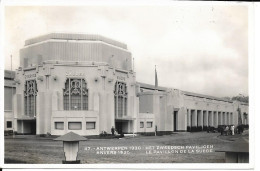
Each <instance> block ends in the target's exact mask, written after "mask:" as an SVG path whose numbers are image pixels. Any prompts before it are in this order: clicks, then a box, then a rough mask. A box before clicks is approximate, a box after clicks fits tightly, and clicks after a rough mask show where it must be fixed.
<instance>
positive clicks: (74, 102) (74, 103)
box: [70, 95, 81, 110]
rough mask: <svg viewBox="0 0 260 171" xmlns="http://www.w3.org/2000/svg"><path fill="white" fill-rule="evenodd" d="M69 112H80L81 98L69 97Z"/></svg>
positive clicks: (76, 96)
mask: <svg viewBox="0 0 260 171" xmlns="http://www.w3.org/2000/svg"><path fill="white" fill-rule="evenodd" d="M70 98H71V110H81V96H80V95H71V96H70Z"/></svg>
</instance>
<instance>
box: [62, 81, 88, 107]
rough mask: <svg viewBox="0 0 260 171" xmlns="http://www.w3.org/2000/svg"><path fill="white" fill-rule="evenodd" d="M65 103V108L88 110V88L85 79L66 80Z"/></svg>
mask: <svg viewBox="0 0 260 171" xmlns="http://www.w3.org/2000/svg"><path fill="white" fill-rule="evenodd" d="M63 104H64V110H88V89H87V84H86V82H85V80H84V79H75V78H68V79H67V80H66V83H65V89H64V93H63Z"/></svg>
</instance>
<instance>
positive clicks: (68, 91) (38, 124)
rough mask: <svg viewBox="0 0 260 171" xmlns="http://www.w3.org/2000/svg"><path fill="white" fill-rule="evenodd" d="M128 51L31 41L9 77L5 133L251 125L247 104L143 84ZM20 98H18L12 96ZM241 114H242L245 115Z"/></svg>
mask: <svg viewBox="0 0 260 171" xmlns="http://www.w3.org/2000/svg"><path fill="white" fill-rule="evenodd" d="M136 74H138V73H135V72H134V71H133V69H132V55H131V52H130V51H129V50H128V49H127V45H126V44H124V43H121V42H118V41H115V40H112V39H109V38H106V37H103V36H98V35H86V34H65V33H51V34H47V35H43V36H40V37H36V38H32V39H29V40H26V41H25V46H24V47H23V48H22V49H21V50H20V67H19V68H18V69H17V70H16V71H15V72H13V71H5V79H4V80H5V82H4V86H5V90H4V92H5V105H4V107H5V108H4V113H5V130H13V131H15V132H16V133H18V134H37V135H41V134H51V135H63V134H65V133H67V132H70V131H73V132H75V133H77V134H80V135H98V134H100V133H101V132H103V131H106V132H107V133H111V128H112V127H115V128H116V129H117V130H118V132H119V133H121V132H123V133H145V132H146V133H149V132H154V131H155V129H157V131H158V132H160V133H171V132H174V131H201V130H205V128H207V127H208V126H211V127H218V125H231V124H234V125H235V126H236V125H238V120H239V117H240V118H241V120H242V123H243V124H248V120H249V115H248V114H249V113H248V104H244V103H240V102H233V101H228V100H224V99H221V98H217V97H212V96H207V95H202V94H197V93H192V92H186V91H182V90H178V89H173V88H166V87H158V86H157V85H148V84H145V83H140V82H137V81H136ZM12 94H13V95H12ZM239 113H241V115H240V114H239Z"/></svg>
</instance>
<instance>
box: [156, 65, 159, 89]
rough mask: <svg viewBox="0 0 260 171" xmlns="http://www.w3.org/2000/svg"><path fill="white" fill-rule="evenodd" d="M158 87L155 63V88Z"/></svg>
mask: <svg viewBox="0 0 260 171" xmlns="http://www.w3.org/2000/svg"><path fill="white" fill-rule="evenodd" d="M157 88H158V78H157V71H156V65H155V89H157Z"/></svg>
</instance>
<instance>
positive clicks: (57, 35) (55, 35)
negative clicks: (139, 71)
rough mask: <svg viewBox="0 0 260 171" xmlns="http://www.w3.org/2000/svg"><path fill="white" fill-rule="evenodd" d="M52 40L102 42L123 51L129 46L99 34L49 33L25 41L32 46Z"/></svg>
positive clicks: (26, 44)
mask: <svg viewBox="0 0 260 171" xmlns="http://www.w3.org/2000/svg"><path fill="white" fill-rule="evenodd" d="M50 39H54V40H55V39H57V40H76V41H80V40H91V41H102V42H105V43H108V44H111V45H114V46H117V47H120V48H123V49H126V50H127V45H126V44H125V43H122V42H119V41H116V40H112V39H110V38H107V37H104V36H101V35H97V34H82V33H49V34H45V35H41V36H38V37H34V38H31V39H28V40H26V41H25V46H28V45H32V44H35V43H39V42H43V41H46V40H50Z"/></svg>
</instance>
